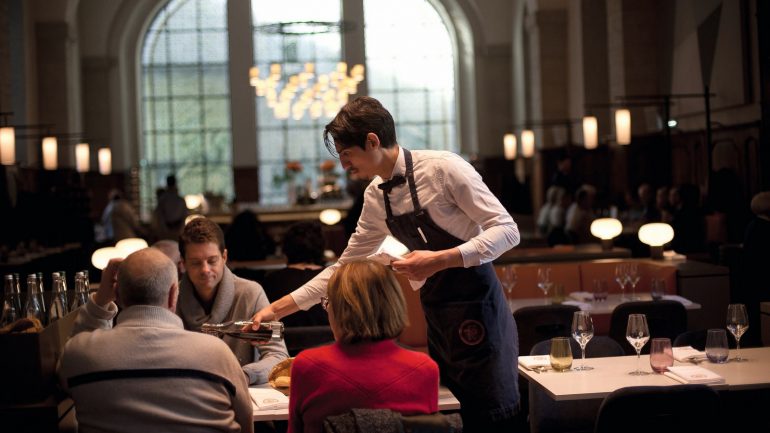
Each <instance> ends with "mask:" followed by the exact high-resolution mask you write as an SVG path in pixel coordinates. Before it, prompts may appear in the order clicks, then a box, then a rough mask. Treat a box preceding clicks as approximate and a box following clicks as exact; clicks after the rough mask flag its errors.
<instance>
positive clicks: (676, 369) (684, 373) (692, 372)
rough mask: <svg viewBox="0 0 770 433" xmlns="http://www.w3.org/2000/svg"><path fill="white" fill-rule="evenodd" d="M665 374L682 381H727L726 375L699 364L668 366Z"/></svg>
mask: <svg viewBox="0 0 770 433" xmlns="http://www.w3.org/2000/svg"><path fill="white" fill-rule="evenodd" d="M663 374H665V375H666V376H668V377H670V378H672V379H674V380H676V381H679V382H682V383H705V384H717V383H725V378H724V377H722V376H720V375H718V374H716V373H714V372H713V371H711V370H708V369H705V368H703V367H698V366H697V365H677V366H672V367H668V371H667V372H665V373H663Z"/></svg>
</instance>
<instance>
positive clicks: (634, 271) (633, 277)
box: [626, 263, 641, 301]
mask: <svg viewBox="0 0 770 433" xmlns="http://www.w3.org/2000/svg"><path fill="white" fill-rule="evenodd" d="M640 278H641V276H640V275H639V270H638V268H637V266H636V263H629V264H628V265H627V267H626V282H627V283H628V284H630V285H631V300H632V301H635V300H636V299H637V297H636V285H637V284H639V279H640Z"/></svg>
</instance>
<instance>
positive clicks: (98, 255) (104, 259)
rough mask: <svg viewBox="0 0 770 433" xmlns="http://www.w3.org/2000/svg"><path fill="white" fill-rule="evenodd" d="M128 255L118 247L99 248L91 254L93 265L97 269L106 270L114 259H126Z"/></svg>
mask: <svg viewBox="0 0 770 433" xmlns="http://www.w3.org/2000/svg"><path fill="white" fill-rule="evenodd" d="M126 255H127V254H125V253H124V252H123V250H121V249H120V248H117V247H104V248H99V249H98V250H96V251H94V253H93V254H91V264H92V265H94V267H95V268H96V269H104V268H106V267H107V263H109V262H110V260H112V259H118V258H120V259H122V258H125V257H126Z"/></svg>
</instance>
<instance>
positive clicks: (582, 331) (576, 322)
mask: <svg viewBox="0 0 770 433" xmlns="http://www.w3.org/2000/svg"><path fill="white" fill-rule="evenodd" d="M572 337H573V338H574V339H575V341H577V343H578V344H579V345H580V351H581V357H580V365H578V366H577V367H575V368H573V370H578V371H585V370H593V369H594V368H593V367H589V366H587V365H586V345H587V344H588V342H589V341H590V340H591V339H592V338H593V337H594V321H593V319H591V314H590V313H589V312H588V311H575V313H573V315H572Z"/></svg>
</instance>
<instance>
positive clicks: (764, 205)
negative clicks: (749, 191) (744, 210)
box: [751, 191, 770, 218]
mask: <svg viewBox="0 0 770 433" xmlns="http://www.w3.org/2000/svg"><path fill="white" fill-rule="evenodd" d="M751 211H752V212H754V215H757V216H762V217H765V218H770V191H765V192H760V193H758V194H757V195H755V196H754V198H752V199H751Z"/></svg>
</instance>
